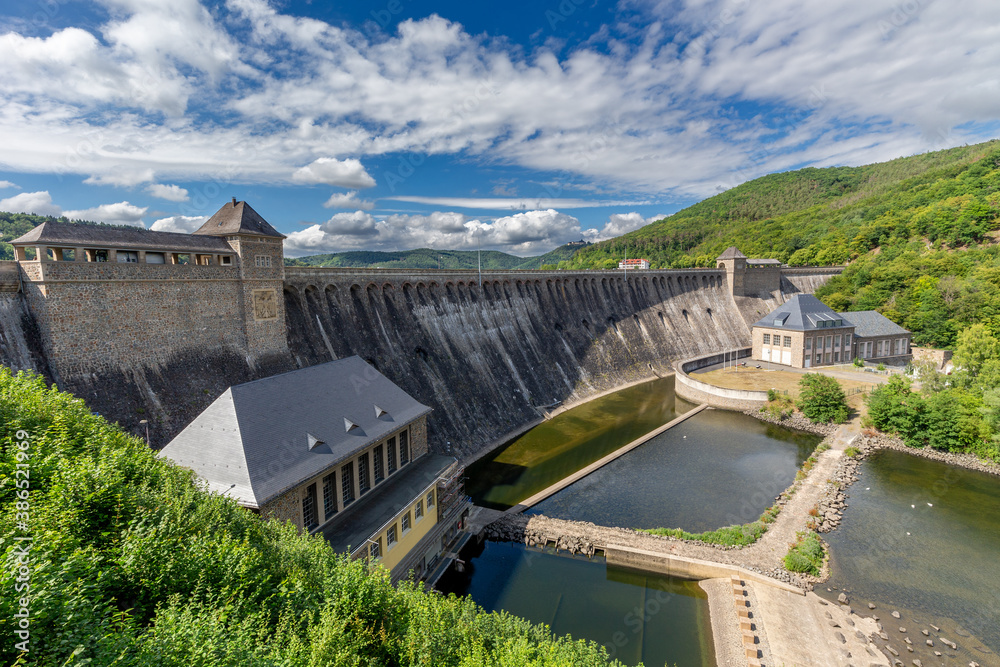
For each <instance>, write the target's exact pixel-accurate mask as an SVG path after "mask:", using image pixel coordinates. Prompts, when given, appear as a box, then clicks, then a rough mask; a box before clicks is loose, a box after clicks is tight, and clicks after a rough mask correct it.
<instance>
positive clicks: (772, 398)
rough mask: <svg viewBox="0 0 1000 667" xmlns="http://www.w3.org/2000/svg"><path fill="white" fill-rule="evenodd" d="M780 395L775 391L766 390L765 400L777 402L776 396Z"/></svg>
mask: <svg viewBox="0 0 1000 667" xmlns="http://www.w3.org/2000/svg"><path fill="white" fill-rule="evenodd" d="M780 395H781V394H779V393H778V390H777V389H768V390H767V400H768V401H776V400H778V396H780Z"/></svg>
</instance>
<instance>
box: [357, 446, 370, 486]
mask: <svg viewBox="0 0 1000 667" xmlns="http://www.w3.org/2000/svg"><path fill="white" fill-rule="evenodd" d="M371 488H372V485H371V478H369V477H368V452H365V453H364V454H362V455H361V456H359V457H358V491H359V492H360V493H361V495H365V494H366V493H368V491H370V490H371Z"/></svg>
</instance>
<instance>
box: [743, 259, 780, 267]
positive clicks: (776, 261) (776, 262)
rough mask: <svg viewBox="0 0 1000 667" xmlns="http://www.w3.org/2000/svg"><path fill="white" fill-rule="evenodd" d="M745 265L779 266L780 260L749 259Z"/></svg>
mask: <svg viewBox="0 0 1000 667" xmlns="http://www.w3.org/2000/svg"><path fill="white" fill-rule="evenodd" d="M747 264H778V265H780V264H781V261H780V260H777V259H754V258H750V259H748V260H747Z"/></svg>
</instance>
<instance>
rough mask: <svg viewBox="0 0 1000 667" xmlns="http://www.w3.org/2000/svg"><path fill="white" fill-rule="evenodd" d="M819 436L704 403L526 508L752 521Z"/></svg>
mask: <svg viewBox="0 0 1000 667" xmlns="http://www.w3.org/2000/svg"><path fill="white" fill-rule="evenodd" d="M821 440H822V437H821V436H818V435H815V434H812V433H803V432H801V431H793V430H791V429H787V428H783V427H780V426H775V425H773V424H767V423H765V422H761V421H759V420H757V419H754V418H753V417H749V416H747V415H744V414H742V413H739V412H730V411H728V410H712V409H709V410H705V411H703V412H701V413H699V414H697V415H694V416H693V417H690V418H689V419H687V420H686V421H684V422H683V423H681V424H678V425H677V426H674V427H673V428H671V429H670V430H669V431H666V432H665V433H661V434H660V435H658V436H656V437H655V438H653V439H651V440H650V441H649V442H647V443H645V444H643V445H642V446H640V447H637V448H636V449H634V450H632V451H631V452H629V453H627V454H624V455H623V456H621V457H620V458H618V459H615V460H614V461H612V462H611V463H609V464H607V465H606V466H604V467H602V468H601V469H599V470H597V471H595V472H593V473H591V474H590V475H588V476H587V477H585V478H583V479H581V480H580V481H578V482H576V483H574V484H572V485H570V486H568V487H566V488H565V489H563V490H562V491H559V492H558V493H556V494H554V495H552V496H550V497H549V498H546V499H545V500H543V501H542V502H540V503H538V504H537V505H535V506H534V507H533V508H531V509H529V510H527V513H534V514H545V515H546V516H550V517H554V518H559V519H570V520H576V521H592V522H593V523H596V524H599V525H603V526H619V527H622V528H683V529H685V530H688V531H691V532H702V531H705V530H714V529H716V528H721V527H723V526H731V525H734V524H743V523H747V522H749V521H754V520H756V519H757V518H758V517H760V515H761V513H762V512H763V511H764V510H765V509H767V508H768V507H770V506H771V504H772V503H773V502H774V498H775V497H776V496H777V495H778V494H779V493H781V492H782V491H783V490H785V489H786V488H788V487H789V486H790V485H791V484H792V482H793V481H794V479H795V473H796V471H797V470H798V468H799V467H800V466H801V465H802V462H803V461H805V460H806V459H807V458H809V455H810V454H811V453H812V451H813V450H814V449H815V448H816V445H817V444H819V442H820V441H821Z"/></svg>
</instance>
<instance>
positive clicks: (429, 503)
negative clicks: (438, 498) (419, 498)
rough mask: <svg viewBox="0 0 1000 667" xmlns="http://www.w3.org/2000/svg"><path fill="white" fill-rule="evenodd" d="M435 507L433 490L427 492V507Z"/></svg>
mask: <svg viewBox="0 0 1000 667" xmlns="http://www.w3.org/2000/svg"><path fill="white" fill-rule="evenodd" d="M432 507H434V492H433V491H431V492H430V493H428V494H427V509H428V510H429V509H430V508H432Z"/></svg>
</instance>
